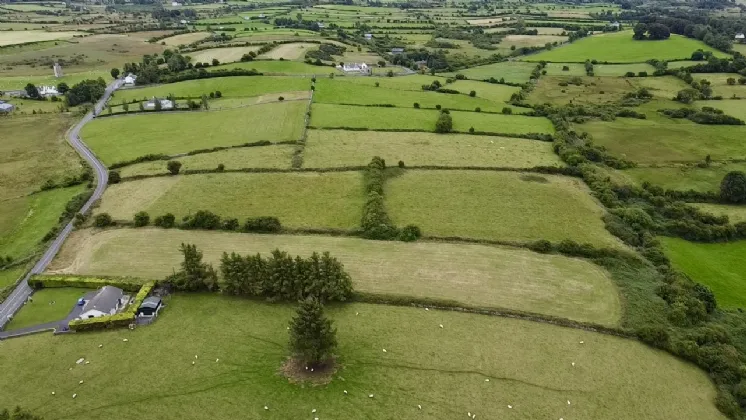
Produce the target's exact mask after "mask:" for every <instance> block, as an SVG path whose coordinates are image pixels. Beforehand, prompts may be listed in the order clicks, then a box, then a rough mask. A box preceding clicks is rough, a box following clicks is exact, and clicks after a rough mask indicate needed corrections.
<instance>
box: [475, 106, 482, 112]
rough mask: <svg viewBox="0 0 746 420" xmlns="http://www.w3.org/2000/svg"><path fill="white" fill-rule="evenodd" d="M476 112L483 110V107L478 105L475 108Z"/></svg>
mask: <svg viewBox="0 0 746 420" xmlns="http://www.w3.org/2000/svg"><path fill="white" fill-rule="evenodd" d="M474 112H482V108H480V107H476V108H474Z"/></svg>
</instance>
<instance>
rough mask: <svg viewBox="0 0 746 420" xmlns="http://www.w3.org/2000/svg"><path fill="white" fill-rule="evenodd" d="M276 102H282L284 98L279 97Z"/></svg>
mask: <svg viewBox="0 0 746 420" xmlns="http://www.w3.org/2000/svg"><path fill="white" fill-rule="evenodd" d="M277 100H278V101H280V102H282V101H284V100H285V97H284V96H280V97H279V98H277Z"/></svg>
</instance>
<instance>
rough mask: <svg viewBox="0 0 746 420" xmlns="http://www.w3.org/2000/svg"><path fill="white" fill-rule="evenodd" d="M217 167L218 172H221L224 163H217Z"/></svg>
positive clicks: (223, 168)
mask: <svg viewBox="0 0 746 420" xmlns="http://www.w3.org/2000/svg"><path fill="white" fill-rule="evenodd" d="M217 169H218V172H223V171H224V170H225V165H223V164H222V163H218V168H217Z"/></svg>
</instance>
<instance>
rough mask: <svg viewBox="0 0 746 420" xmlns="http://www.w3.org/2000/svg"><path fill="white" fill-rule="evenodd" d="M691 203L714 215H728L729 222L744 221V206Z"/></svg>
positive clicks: (745, 214) (745, 217)
mask: <svg viewBox="0 0 746 420" xmlns="http://www.w3.org/2000/svg"><path fill="white" fill-rule="evenodd" d="M692 205H693V206H695V207H698V208H699V209H700V210H702V211H706V212H708V213H712V214H714V215H716V216H722V215H725V216H728V219H729V220H730V222H731V223H740V222H746V206H737V205H727V204H709V203H692Z"/></svg>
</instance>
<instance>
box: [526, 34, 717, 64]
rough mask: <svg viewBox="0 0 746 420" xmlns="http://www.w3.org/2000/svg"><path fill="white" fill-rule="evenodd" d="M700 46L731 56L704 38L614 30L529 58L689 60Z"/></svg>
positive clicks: (612, 61)
mask: <svg viewBox="0 0 746 420" xmlns="http://www.w3.org/2000/svg"><path fill="white" fill-rule="evenodd" d="M697 49H702V50H704V51H712V52H713V54H714V55H715V56H716V57H719V58H725V57H727V56H728V55H727V54H725V53H723V52H720V51H717V50H715V49H713V48H711V47H709V46H707V45H706V44H705V43H703V42H701V41H697V40H695V39H690V38H686V37H684V36H681V35H676V34H671V38H669V39H666V40H662V41H636V40H633V39H632V31H622V32H611V33H607V34H603V35H593V36H589V37H587V38H583V39H580V40H578V41H575V42H573V43H572V44H568V45H565V46H563V47H559V48H555V49H553V50H551V51H541V52H539V53H538V54H534V55H530V56H528V57H526V60H527V61H534V62H537V61H542V60H544V61H552V62H559V63H562V62H574V63H582V62H585V60H598V61H601V62H604V61H608V62H610V63H641V62H644V61H645V60H648V59H651V58H657V59H659V60H675V59H686V58H688V57H690V56H691V54H692V52H694V51H695V50H697Z"/></svg>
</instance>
